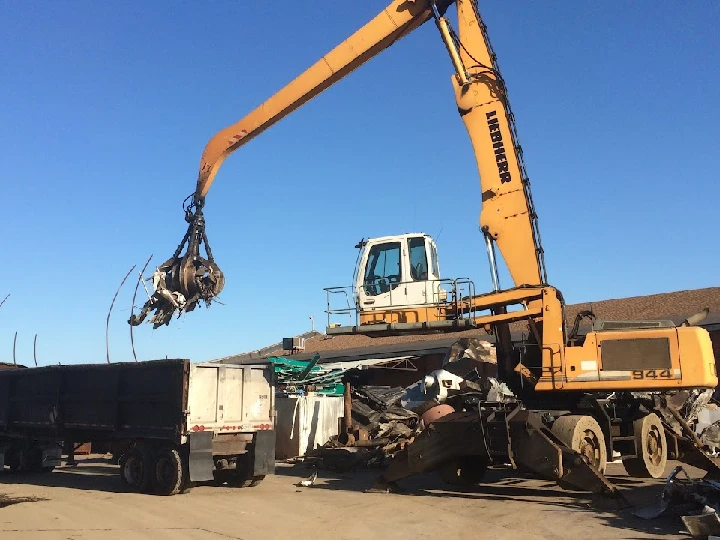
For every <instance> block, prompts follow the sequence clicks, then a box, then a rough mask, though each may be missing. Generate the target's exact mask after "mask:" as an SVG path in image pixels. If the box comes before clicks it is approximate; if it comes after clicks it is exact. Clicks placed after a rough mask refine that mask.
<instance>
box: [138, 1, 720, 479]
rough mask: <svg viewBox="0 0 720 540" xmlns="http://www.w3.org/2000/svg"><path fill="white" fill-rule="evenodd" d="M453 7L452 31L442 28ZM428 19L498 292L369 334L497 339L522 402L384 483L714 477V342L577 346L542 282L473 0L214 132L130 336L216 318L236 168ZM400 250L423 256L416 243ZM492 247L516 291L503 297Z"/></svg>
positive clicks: (693, 336)
mask: <svg viewBox="0 0 720 540" xmlns="http://www.w3.org/2000/svg"><path fill="white" fill-rule="evenodd" d="M452 6H454V7H455V9H456V11H457V25H456V27H457V30H455V29H454V28H453V27H452V25H451V23H450V20H449V19H448V17H447V12H448V10H449V8H450V7H452ZM428 21H433V22H434V23H435V25H436V26H437V29H438V31H439V34H440V37H441V40H442V43H443V44H444V46H445V48H446V49H447V52H448V54H449V58H450V61H451V64H452V66H453V68H454V73H453V74H452V76H451V84H452V87H453V89H454V93H455V99H456V102H457V108H458V112H459V114H460V117H461V118H462V120H463V122H464V124H465V127H466V129H467V133H468V135H469V136H470V140H471V142H472V147H473V150H474V153H475V158H476V161H477V166H478V172H479V176H480V185H481V200H482V210H481V214H480V230H481V232H482V235H483V238H484V241H485V244H486V247H487V250H488V255H489V260H490V266H491V275H492V277H493V283H494V290H493V291H492V292H490V293H487V294H482V295H474V293H473V294H471V295H468V296H465V297H463V298H461V299H459V300H458V299H457V298H455V299H452V301H450V302H448V300H447V298H434V299H433V300H432V302H431V303H434V304H435V305H434V308H433V309H430V310H428V309H427V305H426V304H427V303H428V301H427V299H426V300H423V301H418V300H415V301H412V300H411V301H409V302H406V303H405V304H403V305H401V306H399V307H398V306H397V305H392V302H391V303H390V304H388V305H387V306H386V309H382V306H381V307H380V308H379V309H368V310H366V313H365V315H366V318H365V320H363V321H361V322H363V323H368V324H369V325H368V326H366V328H365V329H371V328H372V327H373V326H375V327H376V328H375V329H376V330H378V327H377V325H379V330H382V331H388V332H401V331H408V332H412V331H427V330H428V329H433V328H440V329H442V328H446V329H451V330H452V329H456V328H458V327H460V326H464V327H483V328H486V329H488V330H489V331H490V333H491V334H492V335H493V336H494V346H495V349H496V357H497V373H498V378H499V379H500V380H502V381H503V382H505V383H506V384H507V385H508V386H509V387H510V388H511V390H512V391H513V392H514V395H515V396H516V398H517V399H516V400H515V401H512V402H506V401H503V402H491V401H489V400H487V399H480V398H478V397H477V395H475V397H474V398H473V399H471V400H469V401H468V400H465V401H462V400H461V401H457V400H456V401H455V402H454V405H453V408H452V409H453V412H451V413H450V414H446V415H445V416H442V417H440V418H437V419H435V420H433V421H431V422H429V424H428V425H427V426H425V430H424V431H423V432H422V433H421V434H420V435H419V436H418V437H416V438H415V440H414V442H413V443H412V444H410V445H409V446H408V447H407V449H406V450H405V451H404V453H403V454H402V455H401V457H399V458H398V459H396V460H395V461H394V462H393V463H392V464H391V466H390V468H389V469H388V471H386V473H385V474H384V477H383V481H387V482H394V481H395V480H398V479H400V478H402V477H404V476H407V475H409V474H413V473H415V472H421V471H425V470H429V469H433V468H438V467H441V466H447V465H448V464H452V465H453V467H454V469H455V470H456V472H457V475H458V476H459V477H465V478H467V477H474V476H475V473H476V472H477V470H478V464H482V465H483V466H487V465H488V464H509V465H512V466H514V467H517V466H522V467H525V468H526V469H530V470H532V471H535V472H536V473H538V474H540V475H542V476H545V477H548V478H553V479H556V480H558V481H560V482H562V483H564V484H567V485H573V486H576V487H580V488H582V489H590V490H595V491H607V490H609V491H613V490H614V486H612V485H611V484H610V483H609V482H608V481H607V479H606V478H605V477H604V475H603V472H604V468H605V464H606V462H607V459H608V457H614V456H620V457H621V458H623V460H624V461H625V463H626V468H627V469H628V471H632V472H631V474H636V475H639V476H654V477H659V476H660V475H662V474H663V470H664V466H665V461H666V459H667V458H668V457H673V458H681V457H683V456H686V457H687V456H691V457H693V456H694V458H693V459H694V462H695V463H696V464H698V463H699V464H700V465H703V466H705V468H706V469H708V470H709V471H715V470H716V467H715V464H714V462H713V461H712V460H711V459H710V458H709V457H708V456H707V454H705V453H703V452H702V451H701V450H700V444H699V441H698V440H697V437H696V434H695V433H694V432H693V430H692V427H691V426H690V425H689V422H691V421H692V418H690V416H692V415H691V414H690V413H688V412H687V411H688V410H689V409H692V410H695V408H694V407H695V405H697V403H698V400H703V399H704V400H707V399H708V398H709V394H708V392H710V391H711V389H713V388H715V386H716V385H717V382H718V379H717V374H716V372H715V361H714V358H713V354H712V348H711V344H710V339H709V335H708V333H707V332H706V331H705V330H704V329H702V328H699V327H696V326H693V322H694V321H692V320H689V321H686V323H685V324H683V325H681V326H679V327H676V326H675V325H667V324H656V323H647V322H646V323H643V322H639V323H637V324H626V325H621V326H619V327H618V326H612V325H608V326H606V327H601V328H593V329H592V331H590V332H588V333H587V334H585V335H584V336H578V335H576V333H575V332H573V331H571V332H570V333H568V332H567V329H566V323H565V318H564V307H565V304H564V301H563V297H562V294H561V293H560V291H559V290H558V289H556V288H555V287H554V286H552V285H550V284H549V283H548V280H547V275H546V270H545V264H544V255H543V249H542V245H541V242H540V234H539V229H538V221H537V215H536V212H535V209H534V206H533V202H532V196H531V191H530V182H529V179H528V176H527V173H526V171H525V166H524V163H523V154H522V150H521V147H520V145H519V143H518V140H517V133H516V129H515V124H514V120H513V114H512V112H511V109H510V103H509V101H508V96H507V89H506V86H505V83H504V80H503V78H502V76H501V74H500V70H499V68H498V62H497V58H496V56H495V53H494V52H493V50H492V47H491V45H490V41H489V38H488V33H487V28H486V26H485V24H484V22H483V20H482V18H481V16H480V12H479V10H478V6H477V2H476V0H454V1H449V0H395V1H393V2H392V3H391V4H390V5H388V6H387V7H386V8H385V9H384V10H383V11H382V12H381V13H380V14H378V15H377V16H376V17H375V18H374V19H372V20H371V21H370V22H369V23H367V24H366V25H365V26H363V27H362V28H360V29H359V30H358V31H356V32H355V33H354V34H353V35H351V36H350V37H349V38H347V39H346V40H345V41H343V42H342V43H341V44H340V45H338V46H337V47H335V48H334V49H333V50H332V51H330V52H329V53H328V54H326V55H325V56H324V57H322V58H321V59H320V60H319V61H318V62H317V63H315V64H314V65H313V66H311V67H310V68H309V69H307V70H306V71H305V72H303V73H302V74H300V75H299V76H298V77H296V78H295V79H294V80H293V81H292V82H290V83H289V84H288V85H287V86H285V87H284V88H282V89H281V90H280V91H279V92H277V93H276V94H275V95H273V96H272V97H270V98H269V99H268V100H267V101H265V102H264V103H263V104H262V105H260V106H259V107H258V108H256V109H255V110H254V111H252V112H251V113H250V114H248V115H247V116H245V117H244V118H243V119H242V120H240V121H239V122H237V123H236V124H234V125H232V126H229V127H227V128H225V129H223V130H222V131H220V132H219V133H217V134H216V135H215V136H214V137H213V138H212V139H211V140H210V142H209V143H208V144H207V146H206V147H205V150H204V152H203V155H202V159H201V163H200V171H199V176H198V180H197V186H196V189H195V192H194V193H193V194H192V195H191V196H189V197H188V199H186V203H187V204H184V205H183V206H184V209H185V218H186V221H187V222H188V229H187V232H186V234H185V237H184V239H183V241H182V242H181V244H180V245H179V246H178V248H177V250H176V251H175V253H174V254H173V256H172V257H171V258H170V259H168V260H167V261H166V262H165V263H164V264H163V265H161V266H160V267H159V268H158V269H157V271H156V272H155V273H154V287H155V291H154V293H153V295H152V297H151V298H150V299H149V300H148V302H147V303H146V305H145V306H144V307H143V309H142V311H141V313H140V315H139V316H137V317H136V316H135V315H133V316H132V317H131V319H130V321H129V322H130V324H132V325H137V324H140V323H142V322H143V320H144V319H145V318H146V317H147V316H148V315H149V314H150V312H151V311H154V312H155V313H154V315H153V316H152V317H151V319H150V322H152V323H154V324H155V327H158V326H160V325H163V324H168V323H169V322H170V320H171V319H172V317H173V315H174V314H175V312H176V311H177V312H178V316H179V315H180V314H182V313H184V312H187V311H191V310H193V309H194V308H195V306H196V305H197V304H198V302H200V301H204V302H206V303H207V304H209V303H210V302H211V301H212V300H213V299H214V298H215V297H216V296H217V295H218V294H219V293H220V291H221V290H222V288H223V286H224V275H223V273H222V272H221V271H220V269H219V267H218V266H217V264H216V263H215V262H214V259H213V256H212V252H211V250H210V246H209V245H208V239H207V235H206V233H205V220H204V216H203V207H204V204H205V198H206V196H207V194H208V191H209V189H210V186H211V185H212V182H213V180H214V179H215V176H216V174H217V172H218V169H219V167H220V165H221V164H222V163H223V161H224V160H225V158H226V157H227V156H228V155H229V154H230V153H232V152H234V151H235V150H237V149H238V148H240V147H241V146H243V145H244V144H246V143H247V142H249V141H250V140H251V139H253V138H254V137H256V136H258V135H259V134H260V133H262V132H263V131H265V130H266V129H267V128H269V127H270V126H272V125H273V124H275V123H276V122H278V121H279V120H280V119H282V118H284V117H285V116H287V115H288V114H289V113H291V112H292V111H294V110H296V109H297V108H298V107H300V106H302V105H303V104H304V103H306V102H308V101H309V100H310V99H312V98H313V97H315V96H316V95H318V94H320V93H321V92H322V91H323V90H326V89H327V88H329V87H330V86H332V85H333V84H334V83H336V82H338V81H339V80H340V79H342V78H343V77H344V76H346V75H347V74H348V73H350V72H352V71H353V70H355V69H356V68H358V67H359V66H361V65H362V64H364V63H365V62H367V61H368V60H370V59H371V58H373V57H374V56H376V55H378V54H379V53H380V52H382V51H383V50H385V49H387V48H388V47H390V46H391V45H393V44H394V43H396V42H397V41H398V40H400V39H401V38H402V37H404V36H406V35H408V34H409V33H410V32H412V31H413V30H415V29H417V28H418V27H420V26H421V25H423V24H424V23H426V22H428ZM405 240H406V241H407V249H412V239H411V238H407V239H405ZM401 243H402V242H401ZM203 244H204V246H205V251H206V256H203V255H202V254H201V246H202V245H203ZM185 246H187V249H186V251H185V253H184V254H182V251H183V249H184V248H185ZM496 249H498V250H499V252H500V254H501V256H502V258H503V260H504V261H505V263H506V266H507V268H508V270H509V273H510V276H511V278H512V281H513V284H514V286H513V287H512V288H509V289H504V290H503V289H501V288H500V286H499V279H498V272H497V263H496V258H495V253H496V251H495V250H496ZM432 253H433V251H432V249H431V251H430V259H431V260H432V257H433V255H432ZM431 267H432V264H431ZM415 270H417V269H415ZM431 272H432V268H431ZM394 279H395V281H396V283H392V284H391V285H397V284H398V283H399V282H400V281H401V278H400V274H398V275H397V276H396V277H395V278H394ZM371 281H372V280H371ZM370 285H372V283H370ZM483 312H487V313H484V314H483ZM461 315H462V316H461ZM511 324H516V325H517V324H520V325H523V326H524V327H525V328H526V330H527V335H528V338H527V339H526V340H524V342H523V343H522V344H521V345H518V344H517V343H514V342H513V340H512V337H511V333H510V325H511ZM361 326H363V325H362V324H361V325H358V327H356V328H353V329H350V330H348V329H344V330H343V329H339V330H337V333H339V332H343V331H345V332H347V331H358V329H359V328H360V327H361ZM360 330H362V329H360ZM475 360H476V362H477V363H478V365H482V364H483V363H484V360H483V359H482V358H476V359H475ZM679 395H680V396H682V397H683V399H682V400H680V401H678V399H679V398H678V396H679ZM687 397H690V398H692V399H691V400H690V401H687V400H686V399H685V398H687ZM672 399H675V401H673V400H672ZM480 468H481V469H482V467H480Z"/></svg>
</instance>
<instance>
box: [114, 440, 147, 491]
mask: <svg viewBox="0 0 720 540" xmlns="http://www.w3.org/2000/svg"><path fill="white" fill-rule="evenodd" d="M119 464H120V481H121V482H122V484H123V486H125V488H126V489H129V490H131V491H136V492H138V493H149V492H151V491H152V489H153V484H154V482H155V460H154V456H153V454H152V452H150V450H149V449H148V448H146V447H145V446H144V445H138V446H133V447H132V448H130V449H129V450H128V451H127V452H126V453H125V454H123V455H122V457H120V460H119Z"/></svg>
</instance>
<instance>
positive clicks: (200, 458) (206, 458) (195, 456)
mask: <svg viewBox="0 0 720 540" xmlns="http://www.w3.org/2000/svg"><path fill="white" fill-rule="evenodd" d="M212 440H213V432H212V431H198V432H196V433H190V434H188V444H189V445H190V458H189V464H188V465H189V469H190V481H191V482H207V481H208V480H212V479H213V468H214V467H215V463H214V462H213V454H212Z"/></svg>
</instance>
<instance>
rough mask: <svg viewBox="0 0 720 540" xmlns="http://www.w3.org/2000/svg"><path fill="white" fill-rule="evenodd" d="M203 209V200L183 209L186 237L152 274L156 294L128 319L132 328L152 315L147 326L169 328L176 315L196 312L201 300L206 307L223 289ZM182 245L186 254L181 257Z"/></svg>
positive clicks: (220, 273) (223, 284) (221, 276)
mask: <svg viewBox="0 0 720 540" xmlns="http://www.w3.org/2000/svg"><path fill="white" fill-rule="evenodd" d="M202 206H203V201H202V200H194V201H193V203H192V204H191V205H190V206H188V207H187V208H185V220H186V221H187V222H188V224H189V225H188V230H187V232H186V233H185V237H184V238H183V241H182V242H181V243H180V245H179V246H178V248H177V250H176V251H175V254H174V255H173V256H172V257H170V258H169V259H168V260H167V261H165V262H164V263H163V264H162V265H160V266H159V267H158V268H157V269H156V270H155V272H154V273H153V278H152V279H153V287H154V289H155V292H154V293H153V294H152V296H151V297H150V298H149V299H148V301H147V302H145V305H144V306H143V307H142V310H141V311H140V314H139V315H138V316H135V315H134V314H133V315H132V316H131V317H130V320H128V323H129V324H131V325H132V326H138V325H140V324H141V323H142V322H143V321H144V320H145V319H146V318H147V316H148V314H149V313H150V312H151V311H154V314H153V315H152V317H150V320H149V321H148V322H150V323H153V327H154V328H158V327H159V326H162V325H168V324H170V321H171V320H172V317H173V315H174V314H175V312H177V313H178V315H177V316H178V317H180V315H182V314H183V313H184V312H188V311H192V310H193V309H195V307H196V306H197V304H198V302H200V301H201V300H202V301H204V302H205V304H206V305H208V306H209V305H210V303H211V302H212V300H213V299H214V298H215V297H216V296H217V295H218V294H220V291H222V289H223V287H224V286H225V277H224V275H223V273H222V270H220V268H219V267H218V265H217V264H215V261H214V260H213V257H212V252H211V251H210V245H209V244H208V241H207V235H206V233H205V218H204V216H203V213H202ZM193 209H195V211H194V212H193ZM202 243H205V251H206V252H207V258H205V257H203V256H202V255H201V254H200V245H201V244H202ZM185 244H187V251H186V253H185V255H183V256H182V257H181V256H180V254H181V252H182V250H183V248H184V247H185Z"/></svg>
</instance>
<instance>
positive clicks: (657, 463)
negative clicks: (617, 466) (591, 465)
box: [623, 413, 668, 478]
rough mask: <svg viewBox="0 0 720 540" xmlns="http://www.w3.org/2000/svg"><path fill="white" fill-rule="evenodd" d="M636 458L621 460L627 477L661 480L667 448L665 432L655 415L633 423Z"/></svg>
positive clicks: (649, 415)
mask: <svg viewBox="0 0 720 540" xmlns="http://www.w3.org/2000/svg"><path fill="white" fill-rule="evenodd" d="M633 431H634V432H635V448H636V449H637V452H638V454H639V455H638V456H637V457H634V458H625V459H623V465H624V466H625V470H626V471H627V473H628V475H629V476H634V477H636V478H662V477H663V476H664V473H665V465H666V464H667V453H668V446H667V440H666V438H665V430H664V428H663V425H662V422H661V421H660V418H659V417H658V415H657V414H655V413H651V414H648V415H647V416H643V417H642V418H638V419H637V420H635V422H634V423H633Z"/></svg>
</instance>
